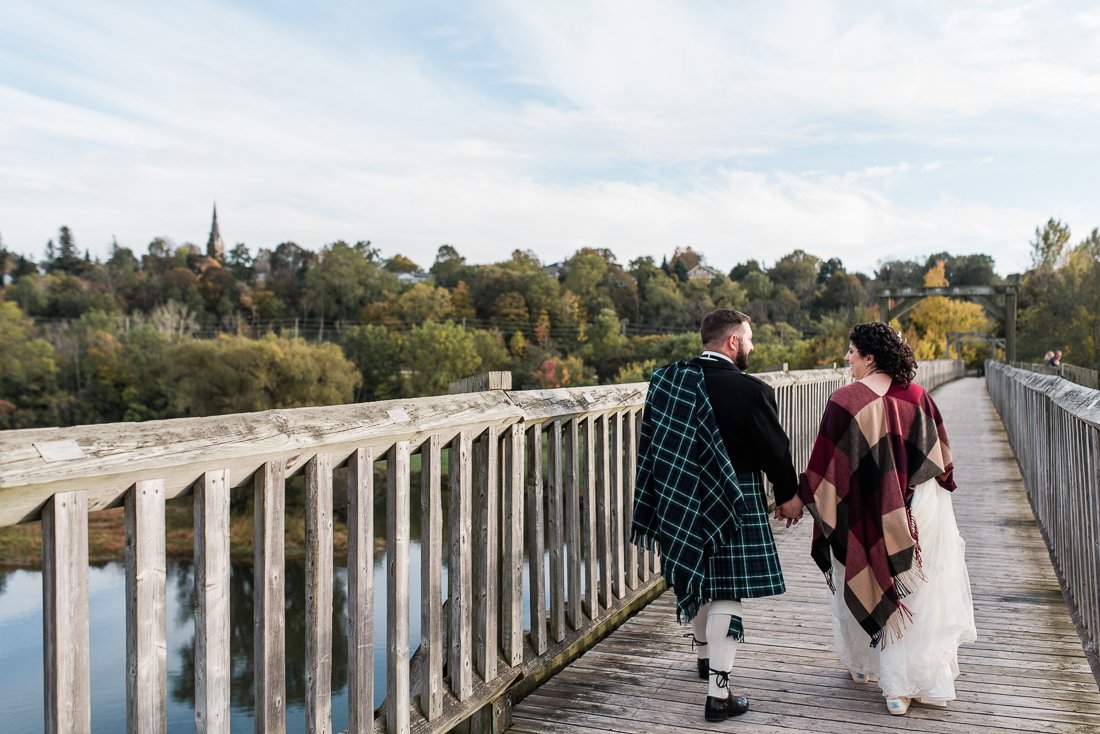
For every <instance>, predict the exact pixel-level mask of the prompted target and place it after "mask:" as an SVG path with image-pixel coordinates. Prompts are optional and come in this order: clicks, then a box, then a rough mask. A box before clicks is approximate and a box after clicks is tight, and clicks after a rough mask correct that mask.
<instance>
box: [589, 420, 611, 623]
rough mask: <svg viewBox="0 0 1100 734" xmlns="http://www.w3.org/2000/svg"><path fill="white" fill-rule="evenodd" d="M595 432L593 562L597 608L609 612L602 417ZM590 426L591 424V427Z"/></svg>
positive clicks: (607, 479)
mask: <svg viewBox="0 0 1100 734" xmlns="http://www.w3.org/2000/svg"><path fill="white" fill-rule="evenodd" d="M594 423H595V428H596V466H595V469H596V545H595V548H596V558H597V560H598V563H599V572H600V586H599V588H600V593H599V598H600V606H601V607H603V608H604V609H610V608H611V599H612V598H613V597H612V592H611V456H610V455H609V453H610V436H608V417H607V416H606V415H601V416H600V417H599V418H597V419H596V420H595V421H594ZM590 425H591V424H590Z"/></svg>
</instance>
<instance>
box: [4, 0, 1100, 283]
mask: <svg viewBox="0 0 1100 734" xmlns="http://www.w3.org/2000/svg"><path fill="white" fill-rule="evenodd" d="M284 10H285V8H284ZM276 12H277V11H276V10H275V9H266V10H264V11H260V10H249V11H246V10H243V9H230V8H226V7H224V6H221V5H217V4H213V3H207V2H187V3H184V4H181V5H178V6H172V7H168V6H163V7H158V8H157V9H155V10H154V9H150V6H148V5H145V4H135V3H125V2H117V3H111V2H88V3H80V4H77V3H56V4H44V3H28V2H20V1H19V0H11V1H10V2H8V3H5V5H4V7H3V8H2V9H0V232H2V233H3V236H4V240H5V242H6V243H7V244H8V245H9V246H10V247H14V248H15V249H17V250H20V251H30V252H35V251H40V248H41V247H42V245H43V244H44V243H45V240H46V238H48V237H51V236H55V233H56V228H57V226H58V225H60V224H62V223H64V224H68V225H70V226H71V227H73V229H74V231H75V232H76V234H77V237H78V243H79V244H80V245H81V246H82V247H83V246H88V247H90V248H91V250H92V252H93V253H99V254H103V253H104V252H105V251H106V247H107V244H108V243H109V242H110V237H111V235H112V234H114V235H117V236H118V237H119V240H120V242H122V243H123V244H125V245H129V246H132V247H134V248H136V249H144V246H145V244H146V243H147V242H148V241H149V239H151V238H152V237H153V236H156V235H162V234H168V235H171V236H173V237H174V238H175V239H176V240H177V241H180V242H183V241H188V240H190V241H192V242H203V241H205V237H206V227H207V226H208V221H209V219H208V218H209V206H210V202H211V199H213V198H217V200H218V202H219V210H220V215H221V217H220V218H221V221H222V229H223V233H224V234H225V236H226V237H227V239H228V240H230V241H234V242H235V241H246V242H248V243H249V244H250V245H251V246H253V247H257V246H272V245H274V244H276V243H278V242H280V241H283V240H287V239H293V240H296V241H298V242H299V243H300V244H302V245H304V246H308V247H313V248H317V247H320V246H321V245H323V244H324V243H326V242H329V241H332V240H334V239H337V238H344V239H352V240H354V239H372V240H373V241H374V242H375V244H376V245H379V246H381V247H383V248H384V250H385V251H386V252H388V253H391V252H395V251H400V252H403V253H405V254H407V255H410V256H412V257H413V259H414V260H416V261H418V262H420V263H422V264H429V263H430V261H431V258H432V257H433V256H434V252H435V248H436V247H438V245H439V244H441V243H443V242H449V243H451V244H454V245H456V246H458V247H459V249H460V250H461V251H462V252H463V253H464V254H467V255H468V256H469V257H470V258H471V259H473V260H475V261H490V260H495V259H499V258H502V257H506V256H507V254H508V253H510V252H511V251H512V249H515V248H516V247H522V248H528V247H529V248H533V249H535V251H536V252H538V253H539V254H540V255H542V256H543V257H544V258H546V259H560V257H561V256H563V255H566V254H568V253H570V252H572V250H573V249H574V248H575V247H580V246H584V245H599V246H610V247H612V249H613V250H614V251H615V252H616V253H617V254H618V255H619V257H620V259H622V260H624V261H625V260H628V259H630V258H631V257H636V256H638V255H641V254H652V255H655V256H657V257H658V258H659V257H660V255H661V254H662V253H664V252H666V251H671V249H672V248H673V247H675V246H676V245H677V244H691V245H692V246H693V247H697V248H698V249H702V250H703V251H705V252H706V254H707V255H708V258H709V259H710V261H711V262H713V263H715V264H716V266H719V267H723V268H728V267H729V266H732V264H734V263H735V262H737V261H738V259H744V258H746V257H760V254H759V253H760V252H767V253H769V254H768V255H766V256H764V258H765V259H774V258H775V257H777V256H778V255H781V254H783V253H784V252H788V251H790V250H791V249H794V248H795V247H802V248H803V249H807V250H810V251H813V252H815V253H817V254H820V255H822V256H826V257H829V256H840V257H842V258H843V259H844V260H845V262H846V263H849V264H850V265H851V266H856V267H861V268H865V269H869V268H870V267H872V266H873V264H874V263H875V262H877V261H878V260H880V259H882V258H883V257H884V256H901V255H904V254H905V253H911V254H921V253H927V252H931V251H940V250H944V249H947V250H952V251H960V252H961V251H964V250H969V251H977V250H984V251H987V252H989V253H990V254H993V255H994V256H995V257H997V258H998V262H999V264H1000V263H1001V262H1002V260H1004V262H1005V263H1008V262H1009V260H1005V258H1009V259H1010V258H1011V257H1013V255H1012V253H1014V252H1015V251H1016V249H1019V248H1021V247H1023V248H1025V249H1026V240H1027V237H1028V236H1029V233H1030V232H1031V230H1032V228H1033V227H1034V224H1035V223H1036V222H1039V221H1044V220H1045V219H1046V217H1047V216H1049V215H1050V212H1055V213H1057V212H1059V211H1062V210H1067V211H1073V212H1074V213H1075V214H1079V215H1080V216H1082V217H1083V218H1085V221H1082V222H1081V223H1080V224H1075V226H1077V227H1078V228H1081V227H1083V226H1086V224H1087V226H1090V227H1091V226H1093V225H1094V224H1095V223H1100V209H1098V208H1096V207H1095V206H1092V205H1081V204H1079V203H1078V202H1081V201H1085V202H1089V201H1097V200H1100V197H1098V196H1097V194H1100V191H1098V190H1097V185H1096V184H1095V183H1094V182H1093V181H1092V178H1091V176H1089V177H1081V178H1080V180H1079V181H1074V182H1072V183H1073V190H1072V192H1071V194H1072V196H1071V197H1069V198H1067V197H1066V195H1063V194H1061V193H1059V192H1050V191H1037V192H1035V193H1034V194H1033V196H1034V201H1032V202H1031V203H1025V204H1021V203H1020V202H1019V201H1018V200H1016V199H1015V198H1012V197H1006V196H1005V194H1004V192H1003V190H1002V181H1003V180H1005V178H1006V172H1005V169H1004V167H1005V166H1009V167H1011V166H1018V167H1020V168H1016V169H1013V170H1012V172H1011V173H1012V175H1013V176H1015V178H1018V179H1019V180H1028V179H1029V178H1030V177H1031V176H1030V175H1029V174H1030V173H1032V171H1030V169H1025V168H1023V167H1026V166H1030V165H1039V164H1033V163H1028V162H1027V161H1029V160H1032V159H1039V158H1042V160H1043V163H1042V164H1041V165H1045V166H1048V167H1049V166H1051V165H1057V160H1058V159H1057V157H1056V156H1055V157H1054V158H1051V157H1050V156H1047V155H1046V153H1048V152H1050V151H1054V152H1056V153H1057V152H1058V151H1063V152H1064V154H1065V155H1067V156H1068V155H1070V154H1072V155H1073V157H1074V160H1078V159H1080V158H1081V157H1082V156H1084V157H1089V156H1091V158H1092V159H1093V160H1095V159H1096V158H1097V157H1098V156H1097V152H1098V151H1097V144H1096V141H1095V134H1094V130H1095V127H1096V124H1095V123H1096V116H1097V111H1098V109H1100V57H1097V56H1096V54H1094V53H1092V51H1091V49H1092V48H1094V47H1095V46H1094V40H1095V39H1094V37H1093V35H1094V34H1093V32H1092V31H1091V30H1089V29H1088V27H1087V25H1086V24H1084V23H1081V22H1078V19H1079V16H1081V14H1082V13H1089V12H1094V11H1093V10H1092V9H1088V10H1084V11H1080V10H1078V9H1074V8H1072V7H1066V8H1063V7H1062V6H1061V5H1057V4H1052V3H1038V4H1030V5H1019V6H990V5H968V6H959V5H958V4H956V3H951V4H948V3H931V4H929V5H922V6H919V7H915V6H911V5H908V4H901V3H887V4H882V5H876V6H873V10H871V11H867V12H861V11H857V10H854V9H852V6H848V5H842V4H824V3H816V2H778V3H773V4H767V5H749V6H745V5H743V4H742V5H728V4H720V3H710V4H694V5H688V4H674V3H665V2H657V1H656V0H632V2H629V3H627V2H625V0H608V1H607V2H603V3H592V2H584V3H581V2H559V3H550V4H546V3H543V4H532V3H518V2H511V1H508V0H500V1H499V2H491V1H490V0H484V1H483V2H481V3H479V4H473V5H471V6H469V7H468V8H467V9H466V10H465V11H464V12H465V14H464V15H462V16H459V17H452V16H451V15H450V14H449V13H450V11H449V10H448V9H447V8H446V7H444V6H437V7H433V6H431V5H427V6H424V7H423V8H420V9H419V11H418V12H414V11H409V12H410V15H409V16H400V17H397V16H396V15H394V14H396V13H397V12H398V11H397V10H393V9H388V10H387V9H383V8H381V7H374V6H346V5H331V6H330V5H325V4H321V5H317V6H316V7H315V8H313V9H312V11H311V13H312V15H311V20H312V22H310V23H302V22H298V21H297V20H296V19H294V18H288V17H284V16H279V15H274V14H273V13H276ZM413 16H415V17H413ZM420 16H424V17H427V18H429V19H430V21H424V20H423V19H422V18H420ZM1090 17H1091V16H1090ZM1037 153H1038V154H1040V155H1038V156H1036V155H1033V154H1037ZM960 156H961V158H960ZM1029 156H1030V157H1029ZM914 158H916V159H917V160H920V159H922V158H923V159H925V160H927V159H929V158H933V159H935V160H936V161H939V160H972V161H974V163H975V164H990V163H993V162H994V160H996V161H997V163H998V165H997V167H993V166H989V165H973V166H970V167H969V169H968V170H970V171H971V173H970V174H967V175H970V176H972V178H968V179H965V180H961V181H957V182H956V181H951V180H947V179H946V178H945V177H942V176H937V177H912V176H902V175H899V174H903V173H905V172H907V171H909V170H910V164H909V163H908V162H905V159H908V160H913V159H914ZM890 161H901V162H899V163H890ZM1051 161H1054V162H1053V163H1052V162H1051ZM1097 162H1100V161H1097ZM941 165H943V164H942V163H940V162H932V163H927V164H923V165H920V166H919V167H920V169H921V170H922V171H926V172H928V171H932V170H936V169H937V168H939V167H940V166H941ZM994 168H996V170H994ZM798 171H803V173H796V172H798ZM952 173H956V169H955V168H953V169H952ZM921 181H925V182H928V183H920V182H921ZM931 182H935V183H931ZM941 185H942V186H950V187H954V188H949V189H946V190H943V191H941V190H939V189H934V188H920V187H922V186H924V187H928V186H941ZM1090 206H1091V207H1092V208H1090ZM1089 218H1091V221H1090V219H1089ZM1014 267H1016V266H1014V265H1012V264H1005V265H1001V266H1000V269H1001V270H1002V271H1005V272H1007V271H1008V270H1011V269H1013V268H1014Z"/></svg>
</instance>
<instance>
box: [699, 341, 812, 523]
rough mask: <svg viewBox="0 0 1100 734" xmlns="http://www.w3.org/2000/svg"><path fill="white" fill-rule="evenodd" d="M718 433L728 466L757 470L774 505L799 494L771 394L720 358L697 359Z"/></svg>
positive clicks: (744, 469)
mask: <svg viewBox="0 0 1100 734" xmlns="http://www.w3.org/2000/svg"><path fill="white" fill-rule="evenodd" d="M692 362H693V363H694V364H697V365H699V366H700V367H702V368H703V379H704V380H705V381H706V384H707V394H708V395H709V396H710V404H711V407H712V408H713V409H714V417H715V419H717V421H718V430H719V431H720V432H721V433H722V442H723V443H725V445H726V452H727V453H728V454H729V456H730V463H732V464H733V468H734V470H736V471H739V472H748V471H762V472H764V474H765V475H767V477H768V481H770V482H771V483H772V489H773V491H774V493H775V503H776V504H777V505H781V504H783V503H784V502H786V501H787V500H789V499H791V498H792V497H794V496H795V494H797V493H798V474H797V473H796V472H795V470H794V461H793V459H792V458H791V441H790V439H789V438H787V434H786V432H785V431H784V430H783V426H781V425H780V424H779V411H778V409H777V408H776V404H775V391H774V390H773V389H772V388H771V386H770V385H768V384H766V383H764V382H762V381H761V380H758V379H756V378H755V377H753V376H752V375H746V374H745V373H744V372H742V371H741V370H739V369H737V367H736V366H735V365H734V364H733V363H731V362H727V361H726V360H724V359H721V358H712V357H696V358H695V359H693V360H692Z"/></svg>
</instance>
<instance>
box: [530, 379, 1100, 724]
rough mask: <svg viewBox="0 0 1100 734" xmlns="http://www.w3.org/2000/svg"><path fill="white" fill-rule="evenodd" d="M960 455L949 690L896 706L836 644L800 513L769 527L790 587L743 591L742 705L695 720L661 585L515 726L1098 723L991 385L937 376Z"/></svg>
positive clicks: (698, 702)
mask: <svg viewBox="0 0 1100 734" xmlns="http://www.w3.org/2000/svg"><path fill="white" fill-rule="evenodd" d="M935 398H936V401H937V403H938V404H939V406H940V408H941V410H942V411H943V414H944V419H945V421H946V424H947V430H948V435H949V437H950V439H951V444H952V448H953V450H954V455H955V464H956V467H957V470H956V471H957V481H958V484H959V489H958V490H957V491H956V492H955V494H954V506H955V513H956V516H957V518H958V523H959V527H960V529H961V532H962V535H963V537H964V538H965V539H966V542H967V552H966V559H967V565H968V567H969V569H970V581H971V585H972V587H973V591H974V606H975V617H976V619H977V627H978V640H977V642H975V643H972V644H970V645H964V646H963V648H962V649H961V650H960V653H959V665H960V668H961V669H962V675H961V676H960V677H959V679H958V680H957V681H956V690H957V693H958V700H956V701H953V702H951V703H950V704H949V707H948V709H947V710H943V709H936V708H931V707H924V706H921V705H920V704H916V703H914V704H913V705H912V706H911V707H910V709H909V713H908V715H906V716H892V715H890V714H889V713H888V712H887V710H886V705H885V702H884V699H883V698H882V694H881V692H880V691H879V690H878V686H877V684H875V683H871V684H869V685H858V684H856V683H854V682H852V680H851V678H850V677H849V676H848V673H847V671H846V670H843V669H842V668H841V667H840V664H839V663H838V661H837V659H836V656H835V655H834V654H833V641H832V631H831V621H830V618H829V606H828V601H827V597H826V595H827V594H828V593H829V592H828V589H827V587H826V586H825V583H824V580H823V578H822V576H821V574H820V573H819V572H818V570H817V567H816V566H814V565H813V563H812V561H811V560H810V558H809V538H810V526H809V523H806V522H803V523H799V525H796V526H795V527H794V528H792V529H791V530H790V531H788V530H786V529H779V528H778V527H776V529H775V532H776V540H777V542H778V543H779V553H780V557H781V560H782V563H783V570H784V573H785V575H786V578H787V585H788V591H787V593H786V594H784V595H782V596H779V597H775V598H773V599H762V600H757V601H748V602H746V603H745V630H746V635H747V638H748V641H747V642H745V643H744V644H742V645H741V646H740V648H739V650H738V653H737V661H736V664H735V667H734V670H733V675H732V676H731V677H730V687H731V689H732V690H734V691H736V692H737V693H738V694H743V695H746V696H748V697H749V699H750V702H751V710H750V711H749V712H748V713H746V714H745V715H743V716H740V717H734V718H731V719H730V720H728V721H726V722H723V723H719V724H711V723H708V722H706V721H705V720H704V719H703V701H704V698H705V695H706V684H705V683H704V682H703V681H700V680H699V679H698V678H697V677H696V672H695V658H694V655H693V653H692V652H691V650H690V649H689V646H688V644H687V643H686V641H685V640H684V638H683V637H682V635H683V634H684V633H685V632H687V631H688V630H689V628H688V627H683V626H679V625H677V624H676V622H675V604H674V601H675V600H674V597H672V596H671V592H669V593H666V594H665V595H663V596H662V597H660V598H659V599H658V600H657V601H655V602H654V603H652V604H650V605H649V607H647V608H646V609H644V610H642V611H641V612H640V613H639V614H638V615H637V616H635V617H634V618H633V619H632V620H630V621H629V622H628V623H627V624H626V625H624V626H623V627H621V628H620V629H619V630H618V631H616V632H615V633H614V634H612V635H610V636H609V637H608V638H607V639H605V640H604V641H603V642H602V643H600V644H599V645H598V646H597V647H595V648H594V649H592V650H591V651H589V652H588V653H586V654H585V655H584V656H583V657H582V658H580V659H579V660H577V661H576V662H574V663H573V664H572V665H571V666H570V667H569V668H567V669H565V670H564V671H562V672H561V673H559V674H558V675H557V676H556V677H554V678H553V679H552V680H550V681H549V682H548V683H547V684H545V685H544V686H542V687H541V688H539V689H538V690H537V691H535V692H534V693H533V694H532V695H531V696H529V697H527V698H526V699H524V700H523V701H522V702H521V703H520V704H519V705H518V706H517V707H516V708H515V711H514V713H513V726H512V729H511V731H513V732H531V733H536V732H537V733H541V732H673V731H683V730H692V729H701V730H708V731H709V730H717V731H736V732H774V733H775V734H780V733H782V734H791V733H793V732H835V733H836V734H855V733H856V732H894V731H919V732H937V733H942V734H953V733H956V732H967V733H968V734H969V733H971V732H974V733H977V732H1005V733H1006V734H1007V733H1008V732H1058V733H1061V732H1080V733H1082V734H1084V733H1085V732H1091V733H1095V732H1100V691H1098V690H1097V683H1096V680H1095V678H1094V677H1093V674H1092V671H1091V669H1090V667H1089V664H1088V661H1087V660H1086V658H1085V655H1084V653H1083V652H1082V649H1081V641H1080V638H1079V637H1078V635H1077V632H1076V630H1075V628H1074V625H1073V623H1072V621H1071V620H1070V616H1069V612H1068V611H1067V608H1066V605H1065V602H1064V600H1063V598H1062V593H1061V591H1060V589H1059V586H1058V581H1057V578H1056V576H1055V574H1054V570H1053V568H1052V567H1051V564H1050V557H1049V556H1048V554H1047V550H1046V546H1045V545H1044V543H1043V539H1042V537H1041V536H1040V534H1039V531H1038V528H1037V527H1036V525H1035V521H1034V519H1033V517H1032V514H1031V510H1030V508H1029V506H1028V503H1027V498H1026V496H1025V494H1024V488H1023V481H1022V480H1021V478H1020V473H1019V471H1018V469H1017V466H1016V461H1015V459H1014V457H1013V455H1012V451H1011V449H1010V448H1009V446H1008V442H1007V439H1006V437H1005V433H1004V430H1003V428H1002V426H1001V423H1000V419H999V418H998V416H997V413H996V411H995V410H994V408H993V405H992V403H991V402H990V400H989V396H988V394H987V393H986V390H985V384H984V382H983V381H981V380H979V379H964V380H958V381H956V382H953V383H950V384H948V385H945V386H943V387H941V388H940V389H939V390H937V391H936V393H935Z"/></svg>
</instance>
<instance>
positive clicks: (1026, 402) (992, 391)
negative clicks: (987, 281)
mask: <svg viewBox="0 0 1100 734" xmlns="http://www.w3.org/2000/svg"><path fill="white" fill-rule="evenodd" d="M985 375H986V377H985V379H986V385H987V386H988V389H989V395H990V397H991V398H992V400H993V405H994V406H996V408H997V412H998V413H1000V415H1001V420H1002V421H1003V422H1004V426H1005V431H1006V433H1007V434H1008V440H1009V443H1011V445H1012V450H1013V452H1014V453H1015V454H1016V461H1017V462H1018V463H1019V465H1020V472H1021V474H1022V475H1023V478H1024V486H1025V487H1026V489H1027V494H1028V498H1029V499H1030V500H1031V507H1032V509H1033V510H1034V512H1035V519H1036V520H1037V522H1038V524H1039V527H1040V528H1041V529H1042V531H1043V534H1044V536H1045V537H1046V539H1047V543H1048V544H1049V546H1050V549H1051V552H1052V554H1053V556H1054V562H1055V564H1056V566H1057V567H1058V569H1059V571H1060V573H1061V576H1062V580H1063V583H1064V584H1065V588H1066V591H1067V592H1068V594H1069V596H1070V597H1071V599H1072V601H1073V603H1074V605H1076V607H1077V610H1078V612H1079V615H1080V619H1081V623H1082V625H1083V627H1084V628H1085V631H1086V634H1087V635H1088V637H1089V643H1088V645H1090V646H1091V648H1092V650H1093V651H1095V650H1096V645H1097V643H1098V642H1100V391H1098V390H1093V389H1089V388H1086V387H1082V386H1080V385H1077V384H1074V383H1072V382H1069V381H1067V380H1063V379H1061V378H1059V377H1057V376H1055V375H1044V374H1039V373H1036V372H1032V371H1030V370H1025V369H1020V368H1017V367H1011V366H1009V365H1006V364H1004V363H1002V362H993V361H988V362H986V367H985Z"/></svg>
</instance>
